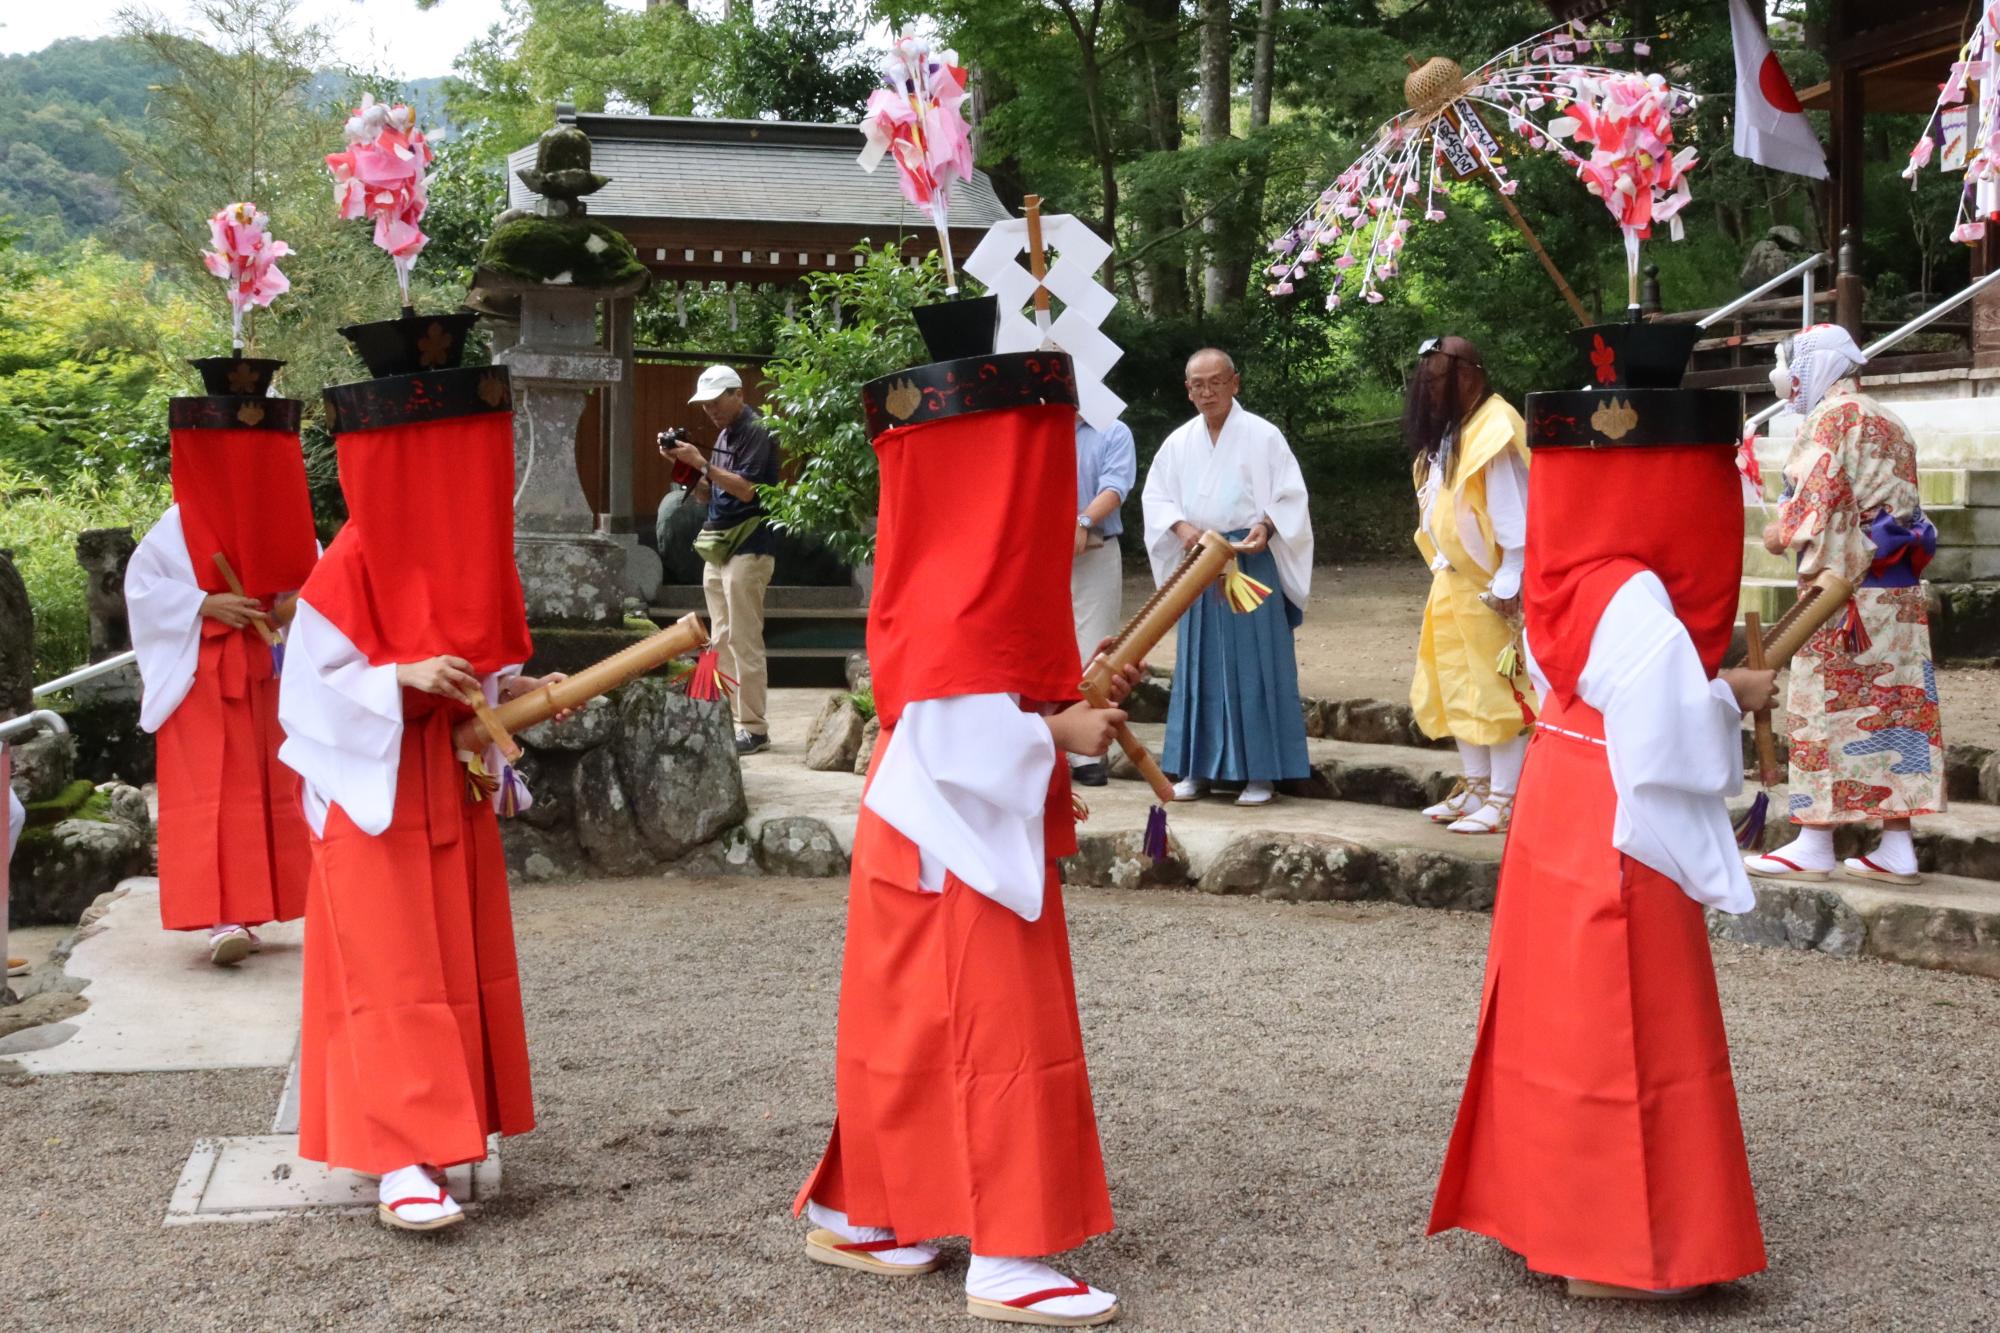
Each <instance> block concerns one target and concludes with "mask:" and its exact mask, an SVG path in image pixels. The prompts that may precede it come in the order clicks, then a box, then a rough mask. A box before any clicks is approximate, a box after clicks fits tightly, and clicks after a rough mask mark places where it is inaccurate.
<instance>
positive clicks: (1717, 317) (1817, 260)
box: [1694, 254, 1833, 329]
mask: <svg viewBox="0 0 2000 1333" xmlns="http://www.w3.org/2000/svg"><path fill="white" fill-rule="evenodd" d="M1832 262H1833V260H1832V256H1830V255H1826V254H1816V255H1812V256H1809V257H1808V258H1805V259H1801V260H1800V261H1799V262H1798V263H1796V264H1794V265H1792V266H1791V267H1790V268H1788V269H1786V270H1785V271H1784V272H1783V273H1780V274H1779V275H1778V276H1777V277H1775V278H1772V279H1771V280H1770V281H1769V282H1766V283H1764V284H1763V285H1762V286H1760V287H1754V288H1752V289H1751V290H1749V291H1747V292H1745V293H1743V295H1741V296H1739V297H1737V298H1736V299H1735V300H1734V301H1731V302H1730V303H1729V304H1728V305H1726V306H1723V307H1722V308H1721V309H1719V310H1711V311H1709V312H1708V314H1707V315H1705V316H1703V317H1702V318H1700V319H1698V320H1696V321H1695V322H1694V326H1695V327H1696V328H1698V329H1705V328H1708V327H1710V326H1711V325H1715V324H1720V323H1721V322H1722V321H1723V320H1725V319H1728V318H1729V317H1730V316H1731V315H1733V314H1735V313H1736V312H1737V311H1739V310H1741V309H1742V308H1743V307H1744V306H1746V305H1749V304H1750V303H1751V302H1752V301H1755V300H1756V299H1757V298H1759V297H1760V296H1763V295H1764V294H1765V293H1766V292H1769V291H1772V290H1774V289H1776V288H1779V287H1782V286H1784V285H1785V284H1786V283H1788V282H1790V281H1791V280H1792V279H1793V278H1797V277H1803V278H1804V279H1805V291H1806V299H1805V306H1804V314H1803V316H1802V318H1803V320H1804V323H1802V324H1800V325H1799V327H1800V328H1804V327H1806V325H1808V324H1811V323H1812V322H1813V296H1814V294H1815V293H1814V290H1813V274H1814V273H1816V272H1817V271H1818V270H1819V269H1821V268H1823V267H1824V266H1825V265H1827V264H1830V263H1832Z"/></svg>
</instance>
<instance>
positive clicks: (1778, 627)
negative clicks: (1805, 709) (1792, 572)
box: [1743, 570, 1854, 787]
mask: <svg viewBox="0 0 2000 1333" xmlns="http://www.w3.org/2000/svg"><path fill="white" fill-rule="evenodd" d="M1853 598H1854V585H1853V584H1851V583H1849V582H1848V581H1847V580H1846V579H1844V578H1842V577H1840V575H1838V574H1835V573H1833V572H1832V571H1831V570H1826V571H1822V572H1821V573H1820V574H1818V575H1817V576H1816V577H1815V578H1814V579H1813V581H1812V582H1811V583H1809V584H1807V585H1806V586H1805V587H1804V588H1801V589H1800V590H1799V598H1798V600H1797V601H1795V602H1793V603H1792V605H1791V609H1790V610H1788V611H1786V612H1785V614H1784V615H1782V616H1780V617H1778V622H1777V623H1776V624H1774V625H1772V626H1771V628H1770V631H1769V632H1768V633H1767V632H1765V631H1764V630H1763V627H1762V625H1761V624H1759V622H1758V619H1757V613H1756V612H1754V611H1751V612H1748V613H1746V614H1745V615H1744V617H1743V633H1744V638H1745V639H1746V640H1747V642H1748V644H1749V653H1748V656H1747V657H1746V659H1745V662H1744V665H1746V666H1748V667H1749V668H1750V669H1751V670H1753V671H1781V670H1783V669H1784V666H1785V664H1786V663H1787V662H1789V661H1791V660H1792V656H1793V654H1795V653H1797V652H1798V650H1799V649H1801V648H1803V647H1805V646H1806V641H1807V640H1808V639H1810V638H1812V636H1813V635H1815V634H1817V633H1818V632H1819V631H1820V627H1821V626H1823V625H1825V624H1826V623H1827V622H1828V621H1830V620H1832V619H1833V618H1834V617H1835V616H1837V615H1839V614H1840V613H1841V611H1842V610H1843V609H1844V608H1845V607H1846V606H1847V604H1848V602H1850V601H1851V600H1853ZM1751 726H1752V731H1753V732H1754V734H1755V738H1756V745H1757V768H1758V777H1759V778H1760V779H1762V781H1763V783H1764V785H1765V786H1767V787H1769V786H1771V785H1772V784H1774V783H1776V782H1777V780H1778V758H1777V743H1776V739H1775V737H1774V736H1773V734H1772V729H1771V710H1770V709H1768V708H1763V709H1759V710H1758V711H1757V712H1756V714H1755V715H1754V716H1753V717H1752V719H1751Z"/></svg>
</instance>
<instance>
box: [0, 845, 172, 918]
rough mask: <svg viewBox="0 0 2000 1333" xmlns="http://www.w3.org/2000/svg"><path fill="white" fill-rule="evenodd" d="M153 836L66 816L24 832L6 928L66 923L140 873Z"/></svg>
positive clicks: (149, 855) (145, 865)
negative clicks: (125, 880)
mask: <svg viewBox="0 0 2000 1333" xmlns="http://www.w3.org/2000/svg"><path fill="white" fill-rule="evenodd" d="M151 861H152V840H151V838H150V837H148V836H147V835H146V834H145V833H143V832H141V831H140V830H138V829H136V828H134V827H132V825H130V824H127V823H123V822H119V821H104V820H95V819H65V820H63V821H62V822H61V823H59V824H53V825H43V826H40V827H32V828H28V829H25V830H23V831H22V833H21V842H20V845H19V846H18V847H16V848H15V849H14V863H13V867H12V885H11V889H12V892H11V894H10V897H9V900H8V911H7V920H8V924H9V925H10V926H66V925H69V924H71V923H72V922H74V921H76V919H77V918H78V917H80V916H81V915H82V914H83V910H84V909H85V908H86V907H89V906H90V904H91V903H92V902H93V901H94V900H95V899H96V898H97V896H98V895H99V894H101V893H105V892H107V891H108V890H110V889H112V888H114V887H116V885H117V884H118V882H119V881H120V880H123V879H129V878H131V877H133V876H135V875H143V874H145V873H146V872H147V870H148V869H149V868H150V864H151Z"/></svg>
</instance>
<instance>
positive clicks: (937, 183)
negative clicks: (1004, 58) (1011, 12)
mask: <svg viewBox="0 0 2000 1333" xmlns="http://www.w3.org/2000/svg"><path fill="white" fill-rule="evenodd" d="M882 81H883V83H884V84H885V85H886V86H885V87H882V88H877V89H876V90H875V92H874V93H873V94H872V95H870V97H869V98H868V106H867V108H866V109H865V110H864V111H863V113H862V117H861V133H862V134H863V135H864V136H865V137H866V138H867V140H868V145H867V147H865V148H863V149H862V150H861V157H860V162H861V168H862V170H864V171H873V170H875V168H876V167H877V166H878V165H879V164H880V163H881V161H882V158H883V157H884V156H885V155H887V156H891V157H893V158H894V159H895V162H896V174H897V176H898V177H899V178H900V180H901V183H902V187H903V197H904V198H905V199H908V200H909V201H910V202H911V203H912V204H914V205H915V206H916V207H918V208H921V209H923V210H924V211H925V212H927V213H929V214H930V217H931V223H932V225H934V226H935V227H936V228H937V236H938V254H939V256H940V257H941V258H942V259H943V260H944V277H945V291H946V292H947V293H950V294H953V295H956V294H957V292H958V274H957V272H956V270H955V269H954V268H953V266H952V258H951V234H950V232H949V231H948V230H947V229H946V225H945V217H946V214H947V213H948V212H949V210H950V207H951V187H952V185H953V184H954V183H956V182H958V181H962V180H969V179H971V177H972V136H971V127H970V126H968V125H967V124H966V123H965V118H964V116H963V115H962V114H961V113H960V110H959V107H960V105H961V104H962V103H963V102H964V101H965V86H966V73H965V70H963V69H962V68H960V67H959V64H958V53H957V52H956V51H939V52H936V53H933V52H932V51H931V49H930V44H929V43H928V42H926V41H925V40H924V39H923V38H921V37H898V38H897V39H896V43H895V45H894V46H893V47H891V48H890V50H889V54H888V56H887V58H885V59H884V60H883V62H882Z"/></svg>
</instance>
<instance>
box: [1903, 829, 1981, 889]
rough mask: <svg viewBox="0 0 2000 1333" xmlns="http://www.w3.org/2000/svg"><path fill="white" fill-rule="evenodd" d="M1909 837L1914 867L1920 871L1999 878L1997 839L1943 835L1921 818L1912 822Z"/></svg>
mask: <svg viewBox="0 0 2000 1333" xmlns="http://www.w3.org/2000/svg"><path fill="white" fill-rule="evenodd" d="M1910 837H1911V841H1913V842H1914V843H1916V846H1917V865H1918V867H1919V868H1920V869H1922V870H1925V871H1928V872H1930V873H1932V874H1938V875H1962V876H1964V877H1965V878H1967V879H2000V839H1995V838H1988V837H1981V836H1978V835H1976V834H1966V833H1960V834H1957V835H1953V836H1946V835H1944V834H1941V833H1939V832H1937V831H1936V830H1935V829H1933V828H1932V827H1930V821H1928V820H1924V819H1917V820H1913V821H1911V834H1910Z"/></svg>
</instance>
